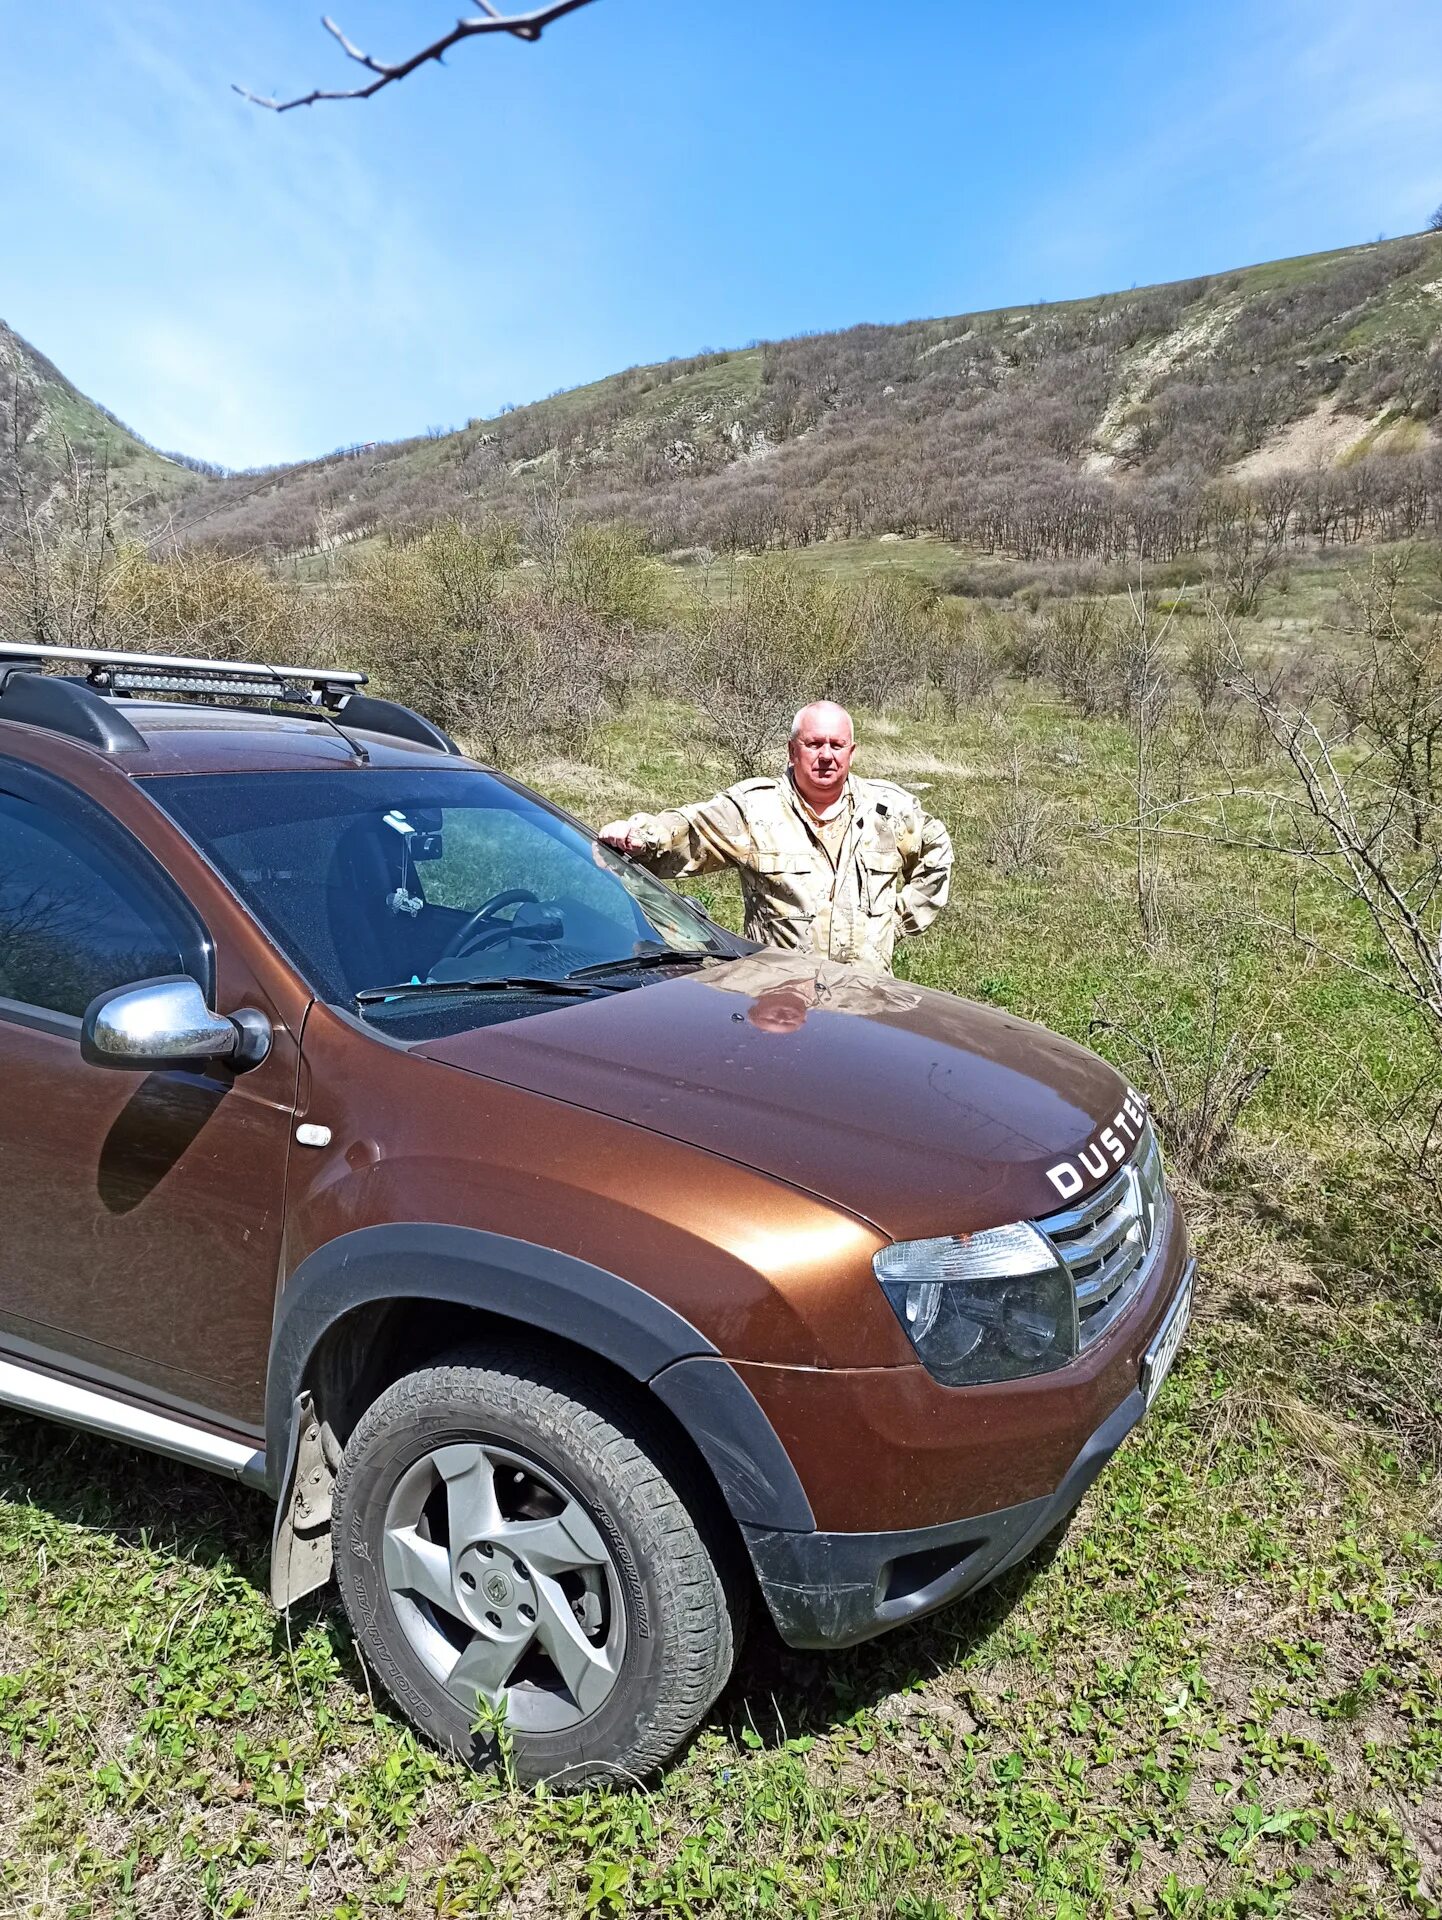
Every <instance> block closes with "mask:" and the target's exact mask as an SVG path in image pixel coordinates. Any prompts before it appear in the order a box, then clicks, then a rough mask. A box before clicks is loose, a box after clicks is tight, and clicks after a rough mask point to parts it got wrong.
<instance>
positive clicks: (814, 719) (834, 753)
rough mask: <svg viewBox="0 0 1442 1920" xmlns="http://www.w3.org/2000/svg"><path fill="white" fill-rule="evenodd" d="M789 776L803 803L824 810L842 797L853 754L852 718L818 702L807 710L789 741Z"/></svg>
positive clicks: (823, 702) (854, 746)
mask: <svg viewBox="0 0 1442 1920" xmlns="http://www.w3.org/2000/svg"><path fill="white" fill-rule="evenodd" d="M790 752H791V777H792V779H793V780H795V782H796V785H797V788H798V790H799V792H800V794H801V797H802V799H803V800H805V801H807V802H808V803H809V804H810V805H811V806H813V807H815V808H816V809H817V811H818V812H822V811H824V810H825V809H826V808H827V807H829V806H831V805H832V804H833V803H834V802H835V801H837V800H838V799H840V797H841V789H842V788H843V787H844V786H845V785H846V776H847V774H848V773H850V771H851V759H852V755H853V754H854V753H855V752H856V736H855V734H854V732H853V731H852V726H851V715H850V714H849V713H848V712H847V711H846V709H845V708H844V707H837V706H833V705H832V704H831V702H830V701H821V702H818V704H817V705H816V706H814V707H807V709H806V711H805V712H804V713H803V714H802V716H801V725H800V726H799V727H798V728H797V730H796V734H795V736H794V737H793V739H792V742H791V750H790Z"/></svg>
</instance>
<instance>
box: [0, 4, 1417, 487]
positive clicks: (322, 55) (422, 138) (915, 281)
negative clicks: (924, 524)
mask: <svg viewBox="0 0 1442 1920" xmlns="http://www.w3.org/2000/svg"><path fill="white" fill-rule="evenodd" d="M515 3H517V4H518V3H519V0H515ZM331 4H332V5H333V9H334V11H335V13H336V16H337V18H338V20H339V22H340V24H341V25H342V26H343V27H344V28H345V29H346V30H347V31H348V32H349V33H350V35H351V37H352V38H353V39H354V40H356V41H358V42H359V43H360V44H361V45H362V46H365V47H368V48H370V49H371V50H372V51H373V52H375V53H377V54H380V55H391V56H393V55H395V54H398V53H401V52H409V51H410V50H411V49H412V48H413V47H415V46H417V45H419V44H421V43H422V42H423V41H425V40H429V39H431V38H433V37H434V36H435V35H436V34H437V33H438V32H439V31H441V30H442V29H444V28H445V27H446V26H447V25H449V23H450V21H451V19H452V18H453V17H454V13H455V0H434V3H433V4H422V3H421V0H395V3H394V4H390V5H383V4H380V0H331ZM319 11H320V8H319V6H318V5H312V4H310V3H308V0H227V4H225V5H224V6H222V5H221V4H219V0H198V3H196V0H192V3H191V4H183V3H182V0H133V3H132V4H127V5H125V6H123V7H121V6H118V5H115V4H113V0H110V3H105V0H67V3H66V4H64V5H56V4H51V5H48V6H43V7H40V6H34V5H31V4H28V0H0V27H3V40H0V47H3V51H0V156H3V164H4V167H5V170H6V173H7V176H8V177H9V178H10V180H11V182H12V190H11V193H10V195H9V198H8V203H7V219H6V223H5V236H4V246H3V251H0V316H3V317H4V318H5V319H6V320H7V321H8V322H9V323H10V324H11V325H12V326H13V327H15V328H16V329H17V330H18V331H19V332H21V333H22V334H24V335H25V336H26V337H27V338H28V339H29V340H31V341H32V342H33V343H34V344H35V345H36V346H38V347H40V348H41V350H42V351H44V352H45V353H47V354H49V355H50V357H51V358H52V359H53V360H54V361H56V363H57V364H58V365H59V366H60V367H61V368H62V369H63V370H64V371H65V373H66V374H68V375H69V377H70V378H71V379H72V380H74V381H75V383H76V384H77V385H78V386H80V387H81V388H82V389H83V390H84V391H86V392H87V393H89V394H91V395H92V396H93V397H95V398H96V399H98V400H101V401H103V402H104V404H105V405H107V406H108V407H110V408H111V409H112V410H113V411H114V412H116V413H118V414H119V415H120V416H121V418H122V419H124V420H125V421H127V422H128V423H129V424H130V425H131V426H133V427H134V428H135V429H136V430H137V431H138V432H140V433H142V434H143V435H144V436H145V437H146V438H147V439H149V440H151V441H152V442H154V443H155V444H157V445H159V446H162V447H167V448H180V449H183V450H184V451H186V452H190V453H193V454H197V455H200V456H202V457H205V458H208V459H213V460H218V461H221V462H224V463H226V464H228V465H233V466H247V465H252V464H256V463H260V462H266V461H272V460H284V459H293V458H298V457H301V456H304V455H306V454H311V453H320V452H324V451H326V450H328V449H329V448H331V447H333V446H337V445H341V444H344V443H347V442H350V441H354V440H368V439H380V438H392V437H396V436H400V435H404V434H408V433H416V432H421V431H423V430H425V429H426V428H427V427H429V426H449V425H454V424H457V423H460V422H462V421H464V420H465V419H466V418H467V417H468V416H470V415H475V414H489V413H493V412H494V411H495V410H496V409H497V408H498V407H500V406H501V405H502V404H504V403H506V402H508V401H512V402H521V401H525V400H529V399H534V398H537V397H538V396H540V395H542V394H545V393H549V392H551V391H553V390H554V389H556V388H558V387H563V386H573V385H575V384H577V383H579V382H581V381H584V380H588V379H593V378H596V377H599V376H600V375H602V374H606V373H610V372H614V371H616V370H617V369H618V368H621V367H624V366H628V365H632V364H634V363H636V362H643V361H648V360H657V359H664V358H666V357H668V356H670V355H674V354H683V353H691V352H695V351H697V350H699V349H700V348H703V347H721V346H739V345H744V344H745V343H746V342H747V341H749V340H752V339H757V338H767V337H771V338H775V337H780V336H784V335H787V334H792V333H798V332H804V331H808V330H814V329H823V328H831V327H838V326H847V325H851V324H852V323H854V322H856V321H859V320H878V321H882V320H899V319H907V318H912V317H914V316H917V315H922V314H952V313H958V312H962V311H966V310H968V309H971V308H976V307H984V306H1000V305H1007V304H1011V303H1017V302H1022V301H1032V300H1038V299H1048V300H1056V299H1063V298H1066V297H1067V296H1070V295H1077V294H1084V293H1093V292H1100V291H1105V290H1110V289H1113V288H1118V287H1127V286H1130V285H1132V284H1134V283H1136V284H1146V283H1147V282H1150V281H1156V280H1166V279H1175V278H1179V277H1182V276H1185V275H1188V274H1191V273H1197V272H1206V271H1211V270H1216V269H1223V268H1227V267H1231V266H1236V265H1241V264H1244V263H1246V262H1249V261H1253V260H1265V259H1271V258H1275V257H1277V256H1279V255H1284V254H1292V253H1302V252H1310V251H1313V250H1315V249H1319V248H1324V247H1333V246H1341V245H1346V244H1348V243H1350V242H1354V241H1357V240H1363V239H1372V238H1375V237H1376V236H1377V235H1378V234H1379V233H1388V234H1395V233H1402V232H1408V231H1412V230H1414V229H1416V228H1417V227H1420V226H1421V225H1422V224H1423V223H1424V221H1425V220H1426V217H1427V215H1428V214H1429V213H1430V211H1431V210H1432V208H1434V207H1435V206H1436V205H1437V204H1438V202H1439V201H1442V7H1439V6H1438V4H1437V0H1369V4H1367V5H1366V6H1361V5H1358V4H1357V3H1356V0H1305V3H1304V0H1248V3H1247V4H1240V3H1239V0H1208V3H1207V4H1205V5H1202V4H1192V3H1191V0H1182V3H1181V4H1169V5H1163V6H1157V5H1156V4H1154V3H1153V4H1148V5H1137V4H1131V3H1130V0H1123V3H1122V4H1113V5H1109V6H1106V7H1104V8H1103V7H1099V6H1095V5H1091V6H1088V5H1087V4H1085V0H1083V4H1081V5H1077V4H1076V0H1071V4H1068V5H1061V4H1055V3H1054V0H1009V3H1005V4H1004V3H1003V0H596V4H594V5H593V6H591V7H589V8H587V9H585V10H583V11H582V12H580V13H578V14H576V15H575V16H573V17H571V18H569V19H566V20H563V21H561V22H559V23H558V24H557V25H556V26H555V27H554V28H553V29H552V30H551V32H550V33H549V34H548V35H547V36H546V38H545V40H544V41H543V42H542V43H541V44H540V45H539V46H535V47H525V46H520V45H517V44H515V43H512V42H510V41H508V40H504V39H492V40H485V41H475V42H472V43H471V44H470V45H468V46H464V47H461V48H459V49H458V50H457V51H456V52H455V53H454V54H453V55H452V57H451V60H450V63H449V65H448V67H447V68H446V69H445V70H438V69H436V68H427V69H426V70H424V71H423V72H421V73H418V74H416V75H415V76H414V77H413V78H411V79H410V80H408V81H406V82H405V83H403V84H402V85H400V86H397V87H394V88H391V89H389V90H388V91H387V92H385V93H383V94H381V95H379V96H378V97H377V98H376V99H374V100H372V101H370V102H367V103H355V104H346V105H334V106H318V107H315V108H312V109H309V110H307V111H302V112H296V113H291V114H287V115H283V116H275V115H272V114H266V113H262V112H260V111H258V110H257V109H256V108H254V107H250V106H247V105H246V104H245V103H244V102H243V101H241V100H240V99H239V98H237V96H236V95H235V94H234V93H232V92H231V91H230V83H231V82H232V81H234V80H238V81H241V82H243V83H246V84H249V85H252V86H254V87H256V88H257V89H258V90H260V91H269V90H273V89H274V90H280V91H283V92H285V91H303V90H304V89H306V88H307V87H309V86H311V85H315V84H317V83H319V84H342V85H343V84H348V83H349V76H348V70H347V66H346V62H345V61H344V59H343V57H342V56H341V55H340V53H339V50H338V49H337V48H335V46H334V44H333V43H332V42H331V41H330V40H329V38H328V37H327V36H326V35H325V34H324V33H323V32H322V30H321V28H320V25H319V19H318V13H319ZM350 72H352V73H353V72H354V70H353V69H352V70H350Z"/></svg>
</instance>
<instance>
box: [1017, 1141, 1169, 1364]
mask: <svg viewBox="0 0 1442 1920" xmlns="http://www.w3.org/2000/svg"><path fill="white" fill-rule="evenodd" d="M1166 1217H1167V1190H1166V1185H1165V1182H1164V1181H1163V1179H1162V1155H1161V1149H1160V1148H1159V1147H1158V1145H1157V1139H1156V1135H1155V1134H1154V1133H1153V1132H1152V1128H1151V1123H1150V1122H1148V1123H1147V1125H1146V1127H1145V1129H1144V1130H1143V1133H1142V1137H1141V1139H1140V1140H1139V1141H1138V1142H1137V1146H1136V1150H1135V1152H1134V1153H1133V1154H1132V1157H1131V1159H1130V1160H1129V1161H1127V1163H1126V1164H1125V1166H1122V1167H1119V1168H1118V1169H1117V1171H1116V1172H1115V1173H1114V1174H1113V1175H1112V1177H1111V1179H1110V1180H1108V1181H1107V1182H1106V1183H1105V1185H1103V1186H1100V1187H1098V1188H1097V1190H1096V1192H1095V1193H1093V1194H1090V1195H1089V1196H1088V1197H1087V1198H1086V1199H1085V1200H1081V1201H1078V1203H1077V1204H1076V1206H1074V1207H1066V1208H1064V1209H1063V1211H1062V1212H1060V1213H1051V1214H1048V1215H1047V1216H1046V1218H1045V1219H1044V1220H1038V1221H1037V1222H1036V1225H1037V1227H1038V1228H1039V1229H1040V1231H1041V1232H1042V1233H1044V1234H1045V1235H1046V1237H1047V1239H1048V1240H1050V1241H1051V1243H1052V1245H1053V1247H1055V1249H1056V1251H1057V1255H1058V1257H1059V1258H1060V1260H1061V1263H1062V1265H1063V1266H1064V1267H1065V1268H1066V1270H1067V1272H1068V1273H1069V1274H1070V1275H1071V1280H1072V1285H1073V1287H1074V1288H1075V1289H1076V1303H1077V1325H1078V1333H1079V1338H1080V1343H1081V1347H1082V1350H1083V1351H1085V1349H1086V1348H1087V1347H1089V1346H1090V1345H1091V1344H1092V1342H1093V1341H1094V1340H1099V1339H1100V1338H1101V1336H1102V1335H1103V1334H1104V1333H1105V1332H1106V1330H1107V1328H1108V1327H1109V1326H1111V1324H1112V1322H1113V1321H1114V1320H1116V1319H1117V1318H1118V1317H1119V1316H1120V1315H1121V1314H1123V1313H1124V1312H1125V1311H1126V1309H1127V1306H1128V1305H1129V1303H1130V1302H1131V1301H1132V1300H1133V1299H1134V1298H1135V1296H1136V1294H1137V1292H1138V1291H1139V1290H1140V1288H1141V1285H1142V1282H1143V1281H1144V1280H1145V1278H1146V1276H1147V1270H1148V1269H1149V1267H1150V1266H1151V1263H1152V1258H1153V1256H1154V1254H1155V1252H1156V1249H1157V1247H1158V1245H1159V1244H1160V1241H1161V1236H1162V1230H1163V1228H1164V1226H1165V1224H1166Z"/></svg>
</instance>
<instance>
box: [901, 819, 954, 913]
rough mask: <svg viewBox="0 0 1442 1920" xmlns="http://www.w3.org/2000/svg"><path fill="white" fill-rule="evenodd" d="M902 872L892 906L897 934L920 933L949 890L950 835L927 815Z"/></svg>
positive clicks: (935, 820) (939, 822)
mask: <svg viewBox="0 0 1442 1920" xmlns="http://www.w3.org/2000/svg"><path fill="white" fill-rule="evenodd" d="M903 872H904V878H903V883H902V887H901V892H900V894H899V895H898V897H897V905H896V927H897V931H898V933H904V934H908V935H910V934H916V933H922V932H924V931H925V929H926V928H927V927H929V926H930V925H931V923H932V921H933V920H934V919H935V918H936V916H937V915H938V914H939V913H940V912H941V910H942V908H943V907H944V906H945V905H946V897H947V894H948V893H949V892H950V891H951V835H950V834H949V833H948V832H947V830H946V828H945V827H944V826H943V825H942V823H941V821H940V820H937V819H935V818H934V817H933V816H932V815H931V814H925V815H923V817H922V822H921V841H920V844H919V846H918V847H917V850H916V852H915V853H914V854H913V855H912V857H911V858H910V860H908V861H906V862H905V864H904V869H903Z"/></svg>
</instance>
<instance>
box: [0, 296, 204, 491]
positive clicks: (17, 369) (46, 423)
mask: <svg viewBox="0 0 1442 1920" xmlns="http://www.w3.org/2000/svg"><path fill="white" fill-rule="evenodd" d="M67 448H68V449H70V450H71V452H73V453H74V455H75V456H76V457H77V458H78V459H79V460H80V461H82V462H83V463H85V464H86V465H88V466H90V467H92V468H95V469H102V468H103V469H104V470H105V471H106V472H107V473H109V474H110V476H111V477H112V479H113V481H114V482H115V486H116V488H117V491H118V493H119V495H120V498H121V500H122V501H124V502H130V503H133V504H134V505H135V506H136V507H137V508H143V507H144V506H145V505H146V504H152V505H153V504H158V503H159V502H161V501H164V500H167V499H170V498H172V497H173V496H174V495H175V494H176V493H178V492H182V491H184V490H186V489H187V488H188V487H190V486H191V485H193V484H194V481H195V476H193V475H192V474H190V473H189V472H188V471H187V470H186V469H185V468H184V467H182V466H181V465H179V464H178V463H177V462H176V461H174V460H170V459H167V458H166V456H165V455H164V454H161V453H157V452H156V450H155V448H154V447H151V446H148V445H147V444H146V442H145V441H144V440H142V439H141V438H140V437H139V435H137V434H134V433H132V432H131V431H130V429H129V427H127V426H124V425H123V424H122V423H121V422H120V421H119V420H117V419H116V418H115V415H114V414H113V413H108V412H107V411H106V409H105V408H104V407H102V406H100V405H98V404H97V403H96V402H95V401H94V400H90V399H87V398H86V396H85V395H84V394H83V393H81V392H80V390H79V388H78V387H75V386H73V385H72V384H71V382H70V381H69V380H67V379H66V378H65V375H64V374H63V373H61V371H60V369H59V368H58V367H57V366H55V365H54V364H53V363H52V362H51V361H49V360H47V359H46V357H45V355H44V354H43V353H41V352H39V351H38V350H37V349H36V348H35V347H32V346H31V345H30V343H29V342H28V341H27V340H23V339H22V338H21V337H20V335H19V334H18V333H15V332H13V331H12V329H11V328H9V327H7V326H6V325H5V323H4V321H3V320H0V490H3V491H6V492H8V491H9V489H10V488H11V486H12V485H13V482H14V480H15V478H16V474H17V462H18V464H19V467H20V469H21V470H23V471H24V472H25V473H26V474H28V475H29V476H30V477H31V478H32V480H33V481H34V482H35V483H36V485H38V487H39V488H40V489H41V491H42V492H43V491H44V490H46V489H48V487H50V486H51V485H53V484H54V481H55V477H56V474H57V473H58V472H59V471H60V470H61V469H62V468H63V467H64V465H65V463H66V450H67Z"/></svg>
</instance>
